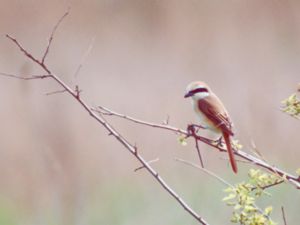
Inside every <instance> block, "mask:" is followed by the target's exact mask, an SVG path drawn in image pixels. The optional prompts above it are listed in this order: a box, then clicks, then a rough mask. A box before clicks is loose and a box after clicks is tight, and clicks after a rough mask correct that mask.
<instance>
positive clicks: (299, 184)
mask: <svg viewBox="0 0 300 225" xmlns="http://www.w3.org/2000/svg"><path fill="white" fill-rule="evenodd" d="M93 110H94V111H97V112H98V113H100V114H102V115H108V116H116V117H120V118H122V119H126V120H129V121H131V122H134V123H137V124H142V125H145V126H149V127H153V128H159V129H163V130H168V131H172V132H175V133H176V134H182V135H187V136H189V135H190V134H189V133H188V132H187V131H186V130H183V129H179V128H177V127H172V126H170V125H162V124H157V123H151V122H146V121H143V120H139V119H136V118H133V117H130V116H127V115H123V114H120V113H116V112H114V111H112V110H110V109H108V108H106V107H103V106H98V108H97V109H93ZM193 137H194V138H196V139H197V140H198V141H201V142H203V143H205V144H207V145H209V146H211V147H213V148H215V149H217V150H219V151H220V152H226V151H227V150H226V148H225V147H223V146H220V145H216V144H214V142H213V140H210V139H208V138H205V137H202V136H199V135H196V134H195V135H193ZM234 154H235V155H237V156H239V157H241V158H242V159H244V160H246V161H248V162H250V163H252V164H254V165H256V166H258V167H261V168H264V169H266V170H268V171H270V172H272V173H274V174H276V175H278V176H280V177H282V178H283V179H284V180H287V181H288V182H289V183H290V184H292V185H293V186H295V187H296V188H297V189H300V177H298V176H294V175H291V174H289V173H287V172H285V171H283V170H281V169H279V168H278V167H276V166H273V165H270V164H268V163H267V162H265V161H264V160H262V159H259V158H257V157H254V156H253V155H250V154H248V153H246V152H244V151H241V150H235V151H234Z"/></svg>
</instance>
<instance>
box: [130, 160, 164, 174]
mask: <svg viewBox="0 0 300 225" xmlns="http://www.w3.org/2000/svg"><path fill="white" fill-rule="evenodd" d="M158 161H159V158H156V159H152V160H150V161H148V162H147V163H148V164H149V165H150V164H152V163H155V162H158ZM144 168H145V166H140V167H138V168H136V169H134V172H137V171H139V170H141V169H144Z"/></svg>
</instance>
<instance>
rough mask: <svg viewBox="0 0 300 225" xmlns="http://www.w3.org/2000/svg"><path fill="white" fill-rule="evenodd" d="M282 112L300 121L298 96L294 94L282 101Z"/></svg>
mask: <svg viewBox="0 0 300 225" xmlns="http://www.w3.org/2000/svg"><path fill="white" fill-rule="evenodd" d="M282 104H283V105H282V107H281V110H282V111H283V112H285V113H287V114H289V115H290V116H292V117H295V118H296V119H300V99H299V98H298V97H297V94H292V95H291V96H289V97H288V98H287V99H285V100H283V101H282Z"/></svg>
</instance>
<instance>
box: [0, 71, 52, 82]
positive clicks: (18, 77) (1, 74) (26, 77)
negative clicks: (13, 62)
mask: <svg viewBox="0 0 300 225" xmlns="http://www.w3.org/2000/svg"><path fill="white" fill-rule="evenodd" d="M0 76H4V77H10V78H15V79H20V80H36V79H44V78H48V77H51V76H50V75H30V76H21V75H16V74H9V73H2V72H0Z"/></svg>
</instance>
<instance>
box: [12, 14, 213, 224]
mask: <svg viewBox="0 0 300 225" xmlns="http://www.w3.org/2000/svg"><path fill="white" fill-rule="evenodd" d="M63 18H64V17H63ZM63 18H62V19H63ZM62 19H61V20H62ZM59 23H60V22H59ZM59 23H58V25H59ZM58 25H57V26H58ZM53 30H54V31H55V30H56V27H55V28H54V29H53ZM53 34H54V32H52V34H51V37H52V38H53ZM51 37H50V39H49V40H51ZM7 38H9V39H10V40H11V41H12V42H13V43H15V44H16V45H17V46H18V47H19V48H20V50H21V52H23V53H24V54H25V56H26V57H28V58H29V59H31V60H32V61H33V62H34V63H36V64H37V65H39V66H40V67H42V69H43V70H44V71H45V72H46V73H47V77H50V78H52V79H53V80H54V81H56V83H57V84H58V85H59V86H60V87H62V88H63V90H65V92H67V93H68V94H70V95H71V96H72V97H73V98H74V99H75V100H76V101H77V102H78V103H79V104H80V105H81V106H82V107H83V108H84V110H85V111H86V112H87V113H88V114H89V115H90V116H91V117H92V118H93V119H95V120H96V121H97V122H98V123H99V124H101V125H102V126H103V127H104V128H105V129H106V130H107V131H108V134H109V135H111V136H113V137H115V138H116V140H117V141H119V142H120V143H121V144H122V145H123V146H124V147H125V148H126V149H127V150H128V151H129V152H130V153H131V154H132V155H133V156H134V157H135V158H136V159H137V160H138V161H139V162H140V163H141V164H142V166H143V167H144V168H145V169H146V170H147V171H148V172H149V173H150V174H151V175H152V176H153V178H154V179H155V180H156V181H157V182H158V183H159V184H160V185H161V187H162V188H163V189H164V190H166V191H167V192H168V193H169V194H170V195H171V196H172V197H173V198H174V199H175V200H176V201H177V202H178V203H179V204H180V205H181V206H182V207H183V208H184V209H185V210H186V211H187V212H188V213H189V214H190V215H191V216H192V217H194V218H195V219H196V220H197V221H198V222H199V223H201V224H202V225H208V222H206V221H205V220H204V219H203V218H202V217H201V216H200V215H199V214H198V213H196V212H195V211H194V210H193V209H192V208H191V207H190V206H189V205H188V204H187V203H186V202H185V201H184V200H183V199H182V198H181V197H180V196H179V195H178V194H177V193H176V192H175V191H174V190H173V189H172V188H171V187H170V186H169V185H168V184H167V183H166V182H165V181H164V180H163V179H162V178H161V177H160V175H159V174H158V172H156V171H155V170H154V169H153V168H152V167H151V166H150V165H149V163H147V161H145V160H144V158H143V157H142V156H141V155H140V154H139V153H138V150H137V147H136V146H134V145H132V144H130V143H129V141H128V140H127V139H125V138H124V137H123V136H122V135H121V134H120V133H119V132H118V131H117V130H116V129H114V128H113V127H112V125H111V124H110V123H108V122H107V121H106V120H105V119H104V118H103V117H102V116H101V115H100V114H98V113H96V112H94V111H93V110H91V107H90V106H89V105H88V104H87V103H86V102H85V101H84V100H82V99H81V98H80V96H79V93H80V90H79V88H78V86H76V88H75V90H73V89H72V88H70V87H69V86H68V85H67V84H66V83H65V82H64V81H62V80H61V79H60V78H59V77H58V76H57V75H55V74H53V73H51V71H50V69H49V68H48V67H47V66H46V65H45V64H44V61H43V60H42V61H39V60H37V59H36V58H35V57H34V56H32V55H31V54H30V53H29V52H28V51H27V50H25V49H24V48H23V47H22V45H20V44H19V42H18V41H17V40H16V39H14V38H12V37H10V36H9V35H7ZM50 44H51V41H49V44H48V47H47V49H48V48H50ZM48 51H49V49H48ZM46 52H47V50H46ZM45 55H47V53H45ZM43 58H45V57H43ZM11 78H18V79H19V77H13V76H11Z"/></svg>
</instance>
